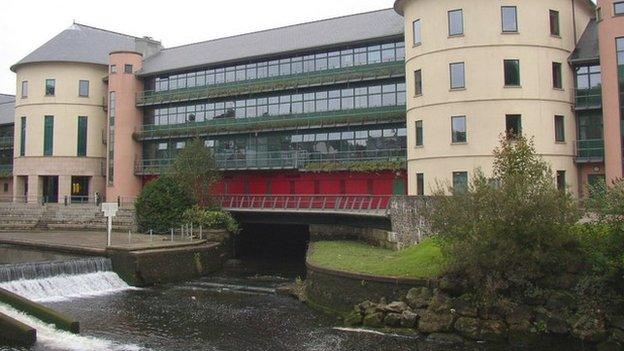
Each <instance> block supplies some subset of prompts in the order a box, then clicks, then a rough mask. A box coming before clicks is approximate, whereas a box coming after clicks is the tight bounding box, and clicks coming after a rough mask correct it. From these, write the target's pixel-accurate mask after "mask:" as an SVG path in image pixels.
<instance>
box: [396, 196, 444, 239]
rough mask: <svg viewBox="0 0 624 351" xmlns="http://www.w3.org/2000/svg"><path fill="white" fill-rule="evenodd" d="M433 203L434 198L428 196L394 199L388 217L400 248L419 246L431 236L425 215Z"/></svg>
mask: <svg viewBox="0 0 624 351" xmlns="http://www.w3.org/2000/svg"><path fill="white" fill-rule="evenodd" d="M433 201H434V200H433V198H431V197H426V196H393V197H392V199H391V200H390V204H389V208H388V215H389V216H390V221H391V223H392V231H393V232H394V235H395V238H394V240H395V241H396V242H397V243H398V246H399V248H404V247H407V246H410V245H414V244H417V243H419V242H421V241H422V240H423V239H424V238H425V237H427V236H428V235H430V234H431V230H430V228H429V226H428V225H427V223H426V221H425V218H424V214H423V213H424V209H425V208H426V207H429V206H432V203H433Z"/></svg>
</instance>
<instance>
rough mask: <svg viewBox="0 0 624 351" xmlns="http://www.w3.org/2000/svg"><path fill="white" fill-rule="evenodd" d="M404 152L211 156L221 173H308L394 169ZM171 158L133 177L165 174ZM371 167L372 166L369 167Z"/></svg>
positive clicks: (148, 164) (142, 165)
mask: <svg viewBox="0 0 624 351" xmlns="http://www.w3.org/2000/svg"><path fill="white" fill-rule="evenodd" d="M406 154H407V151H406V149H385V150H359V151H341V152H334V153H320V152H307V151H302V150H290V151H272V152H253V153H249V154H241V153H236V152H232V153H218V154H216V155H215V163H216V165H217V168H219V169H220V170H223V171H230V170H252V169H310V170H322V169H327V170H343V169H349V166H350V165H353V164H354V163H356V162H376V161H379V162H389V163H390V164H388V165H384V164H379V165H377V166H378V167H381V168H383V167H384V166H385V167H388V166H393V167H395V166H396V165H395V164H396V163H401V164H403V163H404V162H405V160H406ZM173 161H174V159H173V158H164V159H144V160H138V161H136V162H135V170H134V171H135V174H137V175H156V174H161V173H166V172H167V169H168V168H169V167H170V166H171V164H172V163H173ZM323 166H325V167H323ZM373 166H375V165H373Z"/></svg>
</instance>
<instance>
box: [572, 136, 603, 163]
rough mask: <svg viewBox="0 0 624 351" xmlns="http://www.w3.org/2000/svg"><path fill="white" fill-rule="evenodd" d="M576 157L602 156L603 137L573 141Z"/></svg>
mask: <svg viewBox="0 0 624 351" xmlns="http://www.w3.org/2000/svg"><path fill="white" fill-rule="evenodd" d="M575 148H576V150H575V151H576V152H575V154H576V157H578V158H604V155H605V151H604V149H605V148H604V140H603V139H585V140H577V141H576V142H575Z"/></svg>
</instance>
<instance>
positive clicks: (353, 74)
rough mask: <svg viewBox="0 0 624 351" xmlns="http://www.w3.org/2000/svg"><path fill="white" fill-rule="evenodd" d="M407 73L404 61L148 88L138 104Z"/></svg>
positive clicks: (282, 88)
mask: <svg viewBox="0 0 624 351" xmlns="http://www.w3.org/2000/svg"><path fill="white" fill-rule="evenodd" d="M404 75H405V62H404V61H393V62H383V63H377V64H372V65H362V66H353V67H348V68H337V69H330V70H326V71H315V72H308V73H300V74H292V75H288V76H278V77H270V78H262V79H253V80H246V81H240V82H229V83H221V84H213V85H208V86H202V87H194V88H185V89H176V90H170V91H154V90H146V91H143V92H141V93H138V94H137V96H136V104H137V106H149V105H158V104H166V103H172V102H182V101H194V100H201V99H208V98H216V97H225V96H236V95H242V94H253V93H261V92H267V91H274V90H285V89H296V88H300V87H306V86H313V85H321V84H334V83H341V82H354V81H361V80H370V79H377V78H385V77H400V76H404Z"/></svg>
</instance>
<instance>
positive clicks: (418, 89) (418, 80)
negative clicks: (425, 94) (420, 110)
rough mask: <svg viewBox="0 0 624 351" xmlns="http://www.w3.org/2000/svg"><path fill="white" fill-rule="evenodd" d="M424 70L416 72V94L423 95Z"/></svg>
mask: <svg viewBox="0 0 624 351" xmlns="http://www.w3.org/2000/svg"><path fill="white" fill-rule="evenodd" d="M422 89H423V86H422V71H421V70H417V71H415V72H414V95H416V96H418V95H422Z"/></svg>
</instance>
